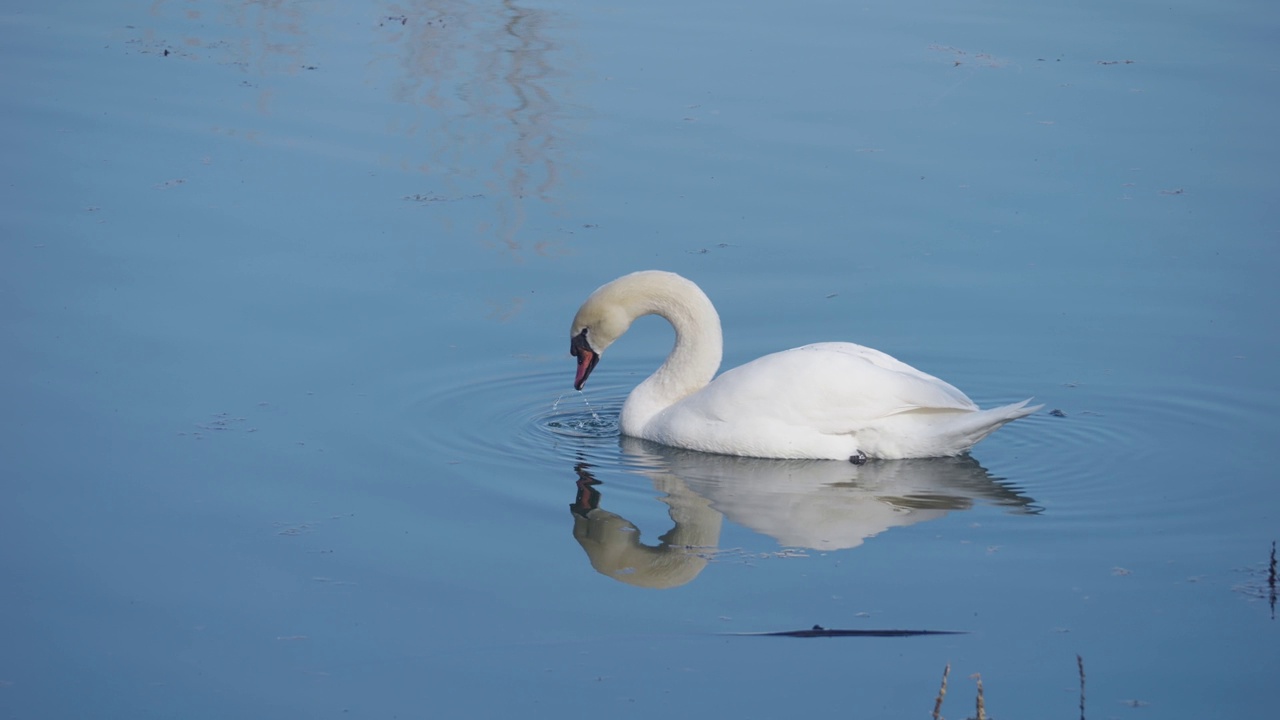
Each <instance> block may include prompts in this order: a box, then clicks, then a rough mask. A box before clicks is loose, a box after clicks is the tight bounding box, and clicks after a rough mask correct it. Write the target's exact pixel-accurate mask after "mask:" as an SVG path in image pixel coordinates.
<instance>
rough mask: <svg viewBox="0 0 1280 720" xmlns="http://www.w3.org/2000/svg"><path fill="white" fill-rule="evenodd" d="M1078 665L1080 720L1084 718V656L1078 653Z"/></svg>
mask: <svg viewBox="0 0 1280 720" xmlns="http://www.w3.org/2000/svg"><path fill="white" fill-rule="evenodd" d="M1076 667H1078V668H1080V720H1084V658H1082V657H1080V655H1079V654H1078V653H1077V654H1076Z"/></svg>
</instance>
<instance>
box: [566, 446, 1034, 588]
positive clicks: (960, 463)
mask: <svg viewBox="0 0 1280 720" xmlns="http://www.w3.org/2000/svg"><path fill="white" fill-rule="evenodd" d="M621 442H622V449H623V453H624V456H626V457H627V459H628V460H630V461H633V462H634V463H635V464H636V465H639V466H640V467H646V468H651V469H648V470H643V471H642V472H643V474H644V475H646V476H647V477H648V478H649V479H650V480H652V481H653V484H654V487H655V488H656V489H657V490H658V492H660V493H662V497H661V498H659V500H660V501H661V502H663V503H665V504H666V505H667V506H668V508H669V510H668V513H669V515H670V517H671V521H672V523H673V524H674V526H673V527H672V528H671V529H670V530H669V531H667V532H666V533H665V534H664V535H662V536H661V537H659V538H658V544H657V545H646V544H644V543H642V542H641V538H640V530H639V528H637V527H636V526H635V525H634V524H632V523H631V522H630V521H628V520H627V519H626V518H623V517H621V516H619V515H617V514H615V513H612V512H609V511H608V510H605V509H604V508H602V507H601V498H602V496H601V492H600V482H599V481H598V480H596V479H595V477H594V476H593V475H592V474H591V472H590V466H589V465H587V464H585V463H579V464H578V466H577V467H575V468H574V470H575V472H576V473H577V475H578V478H577V497H576V499H575V500H574V503H573V504H572V505H570V510H571V511H572V513H573V537H574V539H576V540H577V541H578V544H580V545H581V546H582V549H583V550H585V551H586V553H587V557H588V559H589V560H590V561H591V566H592V567H593V568H595V570H596V571H597V572H599V573H600V574H602V575H606V576H608V577H611V578H613V579H615V580H618V581H620V582H624V583H627V584H629V585H636V586H640V587H651V588H671V587H677V586H680V585H684V584H685V583H687V582H689V581H690V580H692V579H693V578H695V577H697V575H698V573H700V572H702V569H703V568H705V567H706V565H707V562H708V561H709V559H710V558H712V557H714V556H715V553H716V551H717V547H718V545H719V542H720V526H721V523H722V521H723V519H724V518H725V517H726V516H727V517H728V518H729V520H730V521H732V522H734V523H737V524H738V525H741V526H743V527H746V528H749V529H751V530H754V531H756V532H758V533H761V534H763V535H768V536H770V537H772V538H774V539H775V540H777V541H778V543H779V544H780V545H782V546H784V547H789V548H808V549H812V550H822V551H827V550H841V549H847V548H856V547H858V546H859V545H861V544H862V542H863V541H864V540H866V539H867V538H869V537H874V536H876V535H879V534H880V533H882V532H884V531H885V530H888V529H889V528H893V527H904V526H907V525H912V524H915V523H918V522H923V521H925V520H934V519H937V518H940V517H942V516H943V515H946V514H947V513H948V512H949V511H952V510H968V509H969V508H971V507H973V506H974V504H975V503H978V502H986V503H990V504H993V505H998V506H1002V507H1006V508H1009V510H1010V511H1011V512H1016V513H1025V514H1034V513H1038V512H1039V511H1040V508H1038V507H1037V506H1036V505H1034V504H1033V501H1032V499H1031V498H1029V497H1027V496H1025V495H1022V494H1020V493H1019V492H1018V491H1017V490H1016V489H1015V488H1014V487H1012V486H1010V485H1008V484H1007V483H1004V482H1002V481H1001V480H999V479H997V478H993V477H992V476H991V474H990V473H988V472H987V471H986V469H985V468H983V467H982V466H981V465H979V464H978V462H977V461H976V460H974V459H973V458H972V457H969V456H967V455H964V456H960V457H951V458H931V459H925V460H887V461H878V462H877V461H873V462H869V463H867V464H865V465H853V464H851V463H847V462H838V461H823V460H761V459H757V458H746V457H736V456H729V455H711V454H707V453H699V452H693V451H689V450H680V449H678V448H672V447H667V446H663V445H657V444H655V443H650V442H647V441H644V440H637V439H635V438H628V437H623V438H621Z"/></svg>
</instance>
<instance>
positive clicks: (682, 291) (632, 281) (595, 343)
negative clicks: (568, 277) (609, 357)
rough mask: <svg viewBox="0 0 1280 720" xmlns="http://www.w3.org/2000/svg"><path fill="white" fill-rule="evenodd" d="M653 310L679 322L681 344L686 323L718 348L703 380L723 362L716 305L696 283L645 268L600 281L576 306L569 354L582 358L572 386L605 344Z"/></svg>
mask: <svg viewBox="0 0 1280 720" xmlns="http://www.w3.org/2000/svg"><path fill="white" fill-rule="evenodd" d="M650 314H657V315H661V316H662V317H664V318H666V319H667V320H669V321H670V322H671V324H672V325H674V326H675V328H676V339H677V344H678V341H679V339H680V333H681V331H682V328H689V331H690V332H691V333H693V334H694V335H696V336H698V337H699V338H700V341H701V342H702V343H703V344H704V346H706V347H713V348H714V352H713V353H710V354H708V355H707V358H708V359H709V360H710V370H709V371H708V374H707V377H706V378H705V379H704V380H703V381H702V384H703V385H705V384H706V383H707V381H709V380H710V379H711V376H712V375H714V374H715V369H716V367H717V366H719V364H720V317H719V316H718V315H716V309H715V308H714V307H712V306H711V301H710V300H708V299H707V296H706V295H704V294H703V292H702V291H701V290H699V289H698V286H697V285H694V284H693V283H692V282H690V281H688V280H686V279H684V278H682V277H680V276H679V275H677V274H675V273H671V272H665V271H662V270H642V271H640V272H634V273H631V274H630V275H623V276H622V277H620V278H618V279H617V280H614V281H613V282H610V283H606V284H604V285H602V286H600V287H599V288H598V289H597V290H596V291H595V292H593V293H591V297H589V298H587V301H586V302H584V303H582V307H580V308H578V314H577V315H575V316H574V318H573V326H572V327H571V328H570V330H569V338H570V341H569V354H570V355H573V356H574V357H576V358H578V374H577V376H576V377H575V378H574V380H573V387H574V388H575V389H577V390H581V389H582V386H583V385H584V384H585V383H586V382H587V376H588V375H590V374H591V371H592V370H594V369H595V367H596V363H598V362H599V361H600V354H601V353H603V352H604V351H605V348H607V347H609V346H610V345H612V344H613V341H615V340H617V339H618V338H620V337H622V335H623V333H625V332H626V331H627V329H628V328H630V327H631V322H632V321H633V320H635V319H636V318H638V317H641V316H643V315H650Z"/></svg>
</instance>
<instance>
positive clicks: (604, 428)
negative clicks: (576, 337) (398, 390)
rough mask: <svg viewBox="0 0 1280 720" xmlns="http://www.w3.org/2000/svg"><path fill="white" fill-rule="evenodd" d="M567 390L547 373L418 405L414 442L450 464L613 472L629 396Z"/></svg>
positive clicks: (463, 389) (613, 389)
mask: <svg viewBox="0 0 1280 720" xmlns="http://www.w3.org/2000/svg"><path fill="white" fill-rule="evenodd" d="M565 385H566V374H565V372H563V371H562V370H560V371H555V372H551V371H545V372H535V373H526V374H518V375H509V376H506V377H498V378H495V379H492V380H482V381H479V382H473V383H468V384H466V385H460V386H456V387H451V388H446V389H443V390H440V391H438V392H434V393H431V394H428V395H425V396H423V397H419V398H415V399H414V400H412V401H411V404H410V405H409V407H407V408H406V413H407V415H408V418H407V424H408V426H409V429H408V432H409V435H410V442H411V443H412V444H413V446H414V448H415V450H416V451H418V452H426V453H429V454H432V455H437V456H439V457H441V458H443V459H445V460H446V461H449V462H463V461H471V460H484V461H486V462H499V463H501V464H504V465H510V466H514V467H519V466H525V465H527V464H528V463H530V462H533V463H536V464H538V465H540V466H542V467H552V468H556V469H564V468H565V467H566V466H568V467H571V466H572V465H573V463H575V462H584V461H590V462H592V463H595V464H601V465H607V466H616V465H617V464H618V462H619V448H618V436H619V432H618V415H619V413H620V412H621V410H622V403H623V401H624V400H625V399H626V396H627V392H629V390H630V388H627V387H623V386H621V385H608V384H603V383H602V384H599V385H595V384H593V385H592V387H590V388H588V389H587V390H586V391H584V392H582V393H579V392H576V391H574V390H572V389H570V390H568V391H567V392H566V391H565V389H564V388H565Z"/></svg>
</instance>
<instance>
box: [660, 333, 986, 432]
mask: <svg viewBox="0 0 1280 720" xmlns="http://www.w3.org/2000/svg"><path fill="white" fill-rule="evenodd" d="M678 405H684V406H686V407H685V408H684V409H683V410H682V411H696V412H697V413H698V414H701V415H702V416H703V417H705V418H708V419H712V420H740V419H741V418H742V417H743V416H744V415H745V416H748V417H749V416H752V415H756V416H759V415H760V414H762V413H763V414H767V415H770V416H772V419H774V420H776V421H779V422H782V423H786V424H796V425H804V426H809V427H812V428H814V429H817V430H819V431H821V432H829V433H846V432H851V431H854V430H857V429H859V428H861V427H864V426H866V425H867V424H869V423H872V422H875V421H877V420H879V419H882V418H885V417H888V416H890V415H897V414H899V413H904V412H911V411H916V410H941V411H968V410H977V409H978V408H977V405H975V404H974V403H973V401H972V400H970V399H969V398H968V397H966V396H965V394H964V393H962V392H960V390H958V389H956V388H955V387H954V386H952V385H950V384H949V383H946V382H944V381H942V380H940V379H938V378H936V377H934V376H932V375H929V374H927V373H924V372H921V371H919V370H917V369H915V368H913V367H911V366H910V365H907V364H906V363H904V362H902V361H900V360H897V359H896V358H894V357H892V356H890V355H887V354H885V353H883V352H880V351H879V350H875V349H872V348H868V347H863V346H861V345H855V344H853V343H821V344H817V345H806V346H804V347H799V348H795V349H793V350H786V351H783V352H779V353H774V354H772V355H766V356H764V357H762V358H758V359H756V360H753V361H752V362H749V363H747V364H745V365H742V366H740V367H736V368H734V369H732V370H729V371H727V372H725V373H724V374H723V375H721V376H719V377H717V378H716V379H715V380H714V381H713V382H712V383H711V384H710V385H708V386H706V387H705V388H703V389H702V390H701V391H699V392H697V393H695V394H694V395H692V396H690V397H688V398H686V399H685V400H683V401H681V402H680V403H678Z"/></svg>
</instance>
